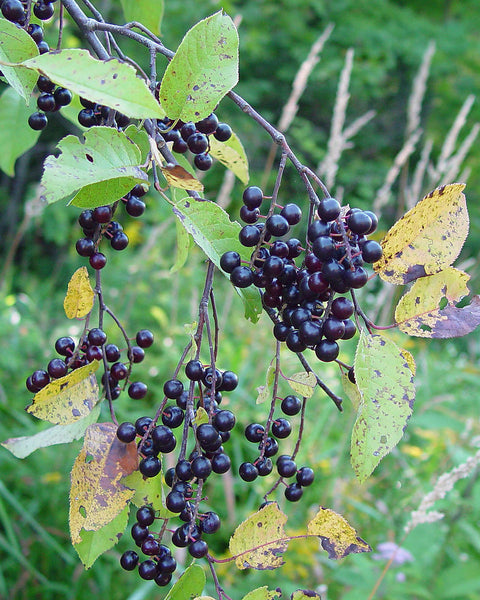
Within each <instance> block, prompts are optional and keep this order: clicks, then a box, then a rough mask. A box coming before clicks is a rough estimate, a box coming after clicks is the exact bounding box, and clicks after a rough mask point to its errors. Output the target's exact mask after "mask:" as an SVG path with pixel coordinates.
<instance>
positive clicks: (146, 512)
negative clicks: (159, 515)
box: [137, 505, 155, 527]
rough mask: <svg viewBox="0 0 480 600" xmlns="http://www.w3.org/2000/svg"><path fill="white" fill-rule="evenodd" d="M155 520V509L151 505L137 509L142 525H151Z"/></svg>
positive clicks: (138, 518)
mask: <svg viewBox="0 0 480 600" xmlns="http://www.w3.org/2000/svg"><path fill="white" fill-rule="evenodd" d="M154 520H155V511H154V510H153V508H152V507H151V506H147V505H145V506H141V507H140V508H139V509H138V510H137V522H138V523H139V524H140V525H143V526H144V527H145V526H148V525H151V524H152V523H153V522H154Z"/></svg>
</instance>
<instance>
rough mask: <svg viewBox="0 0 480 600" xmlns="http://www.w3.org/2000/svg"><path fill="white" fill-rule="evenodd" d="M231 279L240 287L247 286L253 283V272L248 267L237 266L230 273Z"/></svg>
mask: <svg viewBox="0 0 480 600" xmlns="http://www.w3.org/2000/svg"><path fill="white" fill-rule="evenodd" d="M230 281H231V282H232V283H233V285H234V286H236V287H238V288H247V287H249V286H250V285H252V283H253V273H252V271H251V269H249V268H248V267H243V266H240V267H235V269H233V271H232V273H231V275H230Z"/></svg>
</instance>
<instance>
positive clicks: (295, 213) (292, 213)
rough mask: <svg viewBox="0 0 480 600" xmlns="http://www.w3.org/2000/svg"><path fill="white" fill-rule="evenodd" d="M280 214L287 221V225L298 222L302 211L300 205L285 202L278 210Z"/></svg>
mask: <svg viewBox="0 0 480 600" xmlns="http://www.w3.org/2000/svg"><path fill="white" fill-rule="evenodd" d="M280 214H281V216H282V217H284V218H285V219H286V220H287V221H288V224H289V225H296V224H297V223H300V220H301V218H302V211H301V209H300V207H299V206H297V204H294V203H290V204H285V206H284V207H283V208H282V210H281V211H280Z"/></svg>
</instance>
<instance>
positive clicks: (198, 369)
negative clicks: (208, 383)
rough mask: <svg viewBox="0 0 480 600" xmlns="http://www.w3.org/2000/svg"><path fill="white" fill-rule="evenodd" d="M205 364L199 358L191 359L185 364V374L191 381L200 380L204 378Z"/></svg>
mask: <svg viewBox="0 0 480 600" xmlns="http://www.w3.org/2000/svg"><path fill="white" fill-rule="evenodd" d="M203 373H204V371H203V365H202V363H201V362H200V361H199V360H190V361H188V363H187V364H186V365H185V375H186V376H187V377H188V379H190V381H200V380H201V379H203Z"/></svg>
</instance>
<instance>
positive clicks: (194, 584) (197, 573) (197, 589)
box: [165, 564, 206, 600]
mask: <svg viewBox="0 0 480 600" xmlns="http://www.w3.org/2000/svg"><path fill="white" fill-rule="evenodd" d="M205 583H206V578H205V572H204V570H203V569H202V567H201V566H200V565H196V564H193V565H190V566H189V567H188V569H185V571H184V572H183V573H182V575H181V577H180V578H179V580H178V581H177V582H176V583H175V584H174V585H173V586H172V587H171V588H170V591H169V592H168V594H167V595H166V597H165V600H190V599H191V598H195V596H199V595H200V594H201V593H202V590H203V588H204V587H205Z"/></svg>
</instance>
